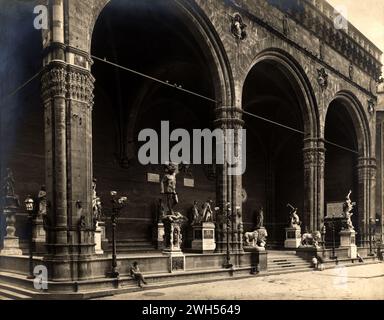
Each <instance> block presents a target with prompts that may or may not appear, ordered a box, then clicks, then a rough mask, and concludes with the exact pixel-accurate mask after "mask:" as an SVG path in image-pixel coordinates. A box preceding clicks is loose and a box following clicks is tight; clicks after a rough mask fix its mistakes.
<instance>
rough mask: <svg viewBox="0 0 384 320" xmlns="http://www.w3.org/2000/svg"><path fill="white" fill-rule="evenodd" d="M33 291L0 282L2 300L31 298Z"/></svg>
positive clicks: (0, 298) (0, 297)
mask: <svg viewBox="0 0 384 320" xmlns="http://www.w3.org/2000/svg"><path fill="white" fill-rule="evenodd" d="M34 294H35V293H34V292H33V291H30V290H27V289H23V288H21V287H16V286H14V285H10V284H5V283H1V282H0V300H30V299H32V297H33V295H34Z"/></svg>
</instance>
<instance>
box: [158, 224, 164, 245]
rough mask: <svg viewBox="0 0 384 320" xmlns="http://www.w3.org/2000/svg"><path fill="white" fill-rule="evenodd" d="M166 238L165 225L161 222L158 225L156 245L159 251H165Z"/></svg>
mask: <svg viewBox="0 0 384 320" xmlns="http://www.w3.org/2000/svg"><path fill="white" fill-rule="evenodd" d="M164 237H165V231H164V223H162V222H159V223H158V224H157V240H156V245H157V249H158V250H163V249H164Z"/></svg>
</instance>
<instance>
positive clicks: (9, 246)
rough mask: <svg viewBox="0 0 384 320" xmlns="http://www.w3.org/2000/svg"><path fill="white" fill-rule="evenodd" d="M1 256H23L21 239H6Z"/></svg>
mask: <svg viewBox="0 0 384 320" xmlns="http://www.w3.org/2000/svg"><path fill="white" fill-rule="evenodd" d="M0 254H2V255H6V256H21V255H23V252H22V251H21V249H20V244H19V238H18V237H5V238H4V248H3V250H1V252H0Z"/></svg>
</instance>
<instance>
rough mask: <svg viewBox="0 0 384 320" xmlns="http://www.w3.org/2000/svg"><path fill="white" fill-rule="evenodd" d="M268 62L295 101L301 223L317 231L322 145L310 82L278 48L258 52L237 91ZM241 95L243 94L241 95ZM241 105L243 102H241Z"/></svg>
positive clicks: (300, 68)
mask: <svg viewBox="0 0 384 320" xmlns="http://www.w3.org/2000/svg"><path fill="white" fill-rule="evenodd" d="M264 62H268V63H272V64H273V65H274V67H276V68H277V69H278V70H279V71H280V73H281V74H283V75H284V77H285V78H286V79H287V81H289V83H290V85H291V87H292V89H293V93H292V96H295V97H296V98H297V100H298V102H297V103H298V110H299V112H298V113H300V115H298V116H299V117H300V116H301V119H300V120H301V124H302V128H303V133H304V135H303V150H302V154H303V156H302V159H303V164H304V166H303V177H304V181H303V182H304V183H303V196H302V200H303V203H302V210H303V213H302V219H303V226H305V227H308V230H313V231H315V230H319V229H320V222H321V221H322V216H323V212H324V207H323V202H324V201H323V199H324V188H323V183H322V180H323V175H324V173H323V169H324V163H323V158H324V145H323V141H322V139H321V137H320V132H321V131H320V115H319V110H318V105H317V100H316V95H315V93H314V90H313V87H312V84H311V82H310V80H309V78H308V76H307V75H306V73H305V71H304V70H303V68H302V67H301V65H300V64H299V63H298V62H297V60H296V59H295V58H294V57H292V56H291V55H290V54H289V53H288V52H286V51H284V50H282V49H280V48H268V49H266V50H263V51H261V52H260V53H259V54H258V55H257V56H256V57H255V58H254V59H253V61H252V63H251V64H250V66H249V68H248V70H247V71H246V72H245V74H244V75H243V79H242V82H241V83H242V88H241V93H242V94H244V88H245V84H246V81H247V79H248V76H249V75H250V74H251V72H252V70H253V68H254V67H255V66H257V65H258V64H260V63H264ZM243 98H244V97H243ZM243 107H244V105H243Z"/></svg>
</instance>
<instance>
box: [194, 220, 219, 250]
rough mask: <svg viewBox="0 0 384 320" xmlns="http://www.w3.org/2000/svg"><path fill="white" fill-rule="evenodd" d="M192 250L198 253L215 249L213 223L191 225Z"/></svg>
mask: <svg viewBox="0 0 384 320" xmlns="http://www.w3.org/2000/svg"><path fill="white" fill-rule="evenodd" d="M192 228H193V241H192V250H193V251H196V252H200V253H213V252H214V251H215V249H216V242H215V224H214V223H212V222H203V223H202V224H201V225H194V226H193V227H192Z"/></svg>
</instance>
